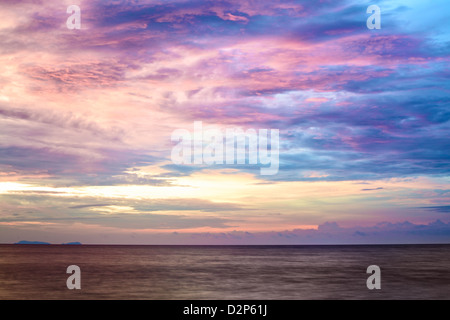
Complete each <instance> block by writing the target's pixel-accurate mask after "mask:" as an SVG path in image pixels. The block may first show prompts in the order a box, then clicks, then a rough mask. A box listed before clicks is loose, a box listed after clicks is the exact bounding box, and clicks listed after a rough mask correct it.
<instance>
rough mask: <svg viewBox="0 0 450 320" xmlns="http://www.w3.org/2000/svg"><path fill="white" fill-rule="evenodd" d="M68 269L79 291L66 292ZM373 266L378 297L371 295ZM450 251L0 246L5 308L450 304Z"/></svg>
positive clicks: (442, 247) (418, 247)
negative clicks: (129, 302)
mask: <svg viewBox="0 0 450 320" xmlns="http://www.w3.org/2000/svg"><path fill="white" fill-rule="evenodd" d="M69 265H78V266H79V267H80V268H81V286H82V288H81V290H68V289H67V287H66V280H67V278H68V277H69V276H70V275H68V274H66V269H67V267H68V266H69ZM369 265H378V266H379V267H380V268H381V286H382V287H381V290H377V291H375V290H374V291H370V290H368V289H367V287H366V280H367V277H368V276H369V275H367V274H366V269H367V267H368V266H369ZM449 298H450V245H411V246H410V245H406V246H396V245H392V246H267V247H265V246H258V247H254V246H238V247H216V246H211V247H209V246H206V247H205V246H201V247H195V246H58V245H52V246H41V245H0V299H2V300H5V299H121V300H122V299H157V300H172V299H180V300H185V299H189V300H190V299H194V300H205V299H213V300H216V299H218V300H221V299H232V300H239V299H243V300H253V299H258V300H259V299H262V300H268V299H269V300H272V299H276V300H281V299H282V300H298V299H449Z"/></svg>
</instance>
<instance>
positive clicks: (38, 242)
mask: <svg viewBox="0 0 450 320" xmlns="http://www.w3.org/2000/svg"><path fill="white" fill-rule="evenodd" d="M14 244H35V245H36V244H37V245H51V243H49V242H42V241H26V240H22V241H19V242H16V243H14ZM61 244H62V245H70V246H80V245H82V244H81V243H80V242H68V243H61Z"/></svg>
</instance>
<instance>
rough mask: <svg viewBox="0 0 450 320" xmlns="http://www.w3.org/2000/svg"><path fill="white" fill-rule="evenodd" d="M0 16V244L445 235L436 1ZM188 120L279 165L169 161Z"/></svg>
mask: <svg viewBox="0 0 450 320" xmlns="http://www.w3.org/2000/svg"><path fill="white" fill-rule="evenodd" d="M70 5H77V6H79V8H80V10H81V12H80V17H81V28H80V29H69V28H68V27H67V23H66V22H67V19H68V18H69V17H70V16H71V14H70V13H67V8H68V7H69V6H70ZM370 5H377V6H379V8H380V10H381V11H380V12H381V13H380V19H381V29H368V28H367V24H366V21H367V19H369V17H370V16H371V14H368V13H367V12H366V11H367V8H368V6H370ZM0 16H1V19H0V243H14V242H17V241H20V240H29V241H33V240H34V241H36V240H38V241H48V242H52V243H62V242H71V241H80V242H82V243H87V244H89V243H91V244H341V243H358V244H359V243H436V242H441V243H450V177H449V172H450V143H449V136H450V122H449V120H450V81H449V79H450V71H449V62H450V41H449V39H450V37H449V36H450V24H449V23H448V21H449V19H450V9H449V8H448V3H447V0H436V1H433V2H429V1H406V0H389V1H387V0H385V1H383V0H379V1H351V0H333V1H331V0H330V1H327V0H321V1H304V0H297V1H294V0H282V1H276V0H270V1H266V0H258V1H256V0H244V1H241V0H230V1H221V0H218V1H204V0H202V1H172V0H160V1H150V0H149V1H131V0H129V1H127V0H115V1H113V0H110V1H99V0H94V1H87V0H86V1H85V0H70V1H65V0H63V1H61V0H59V1H57V0H45V1H43V0H42V1H41V0H19V1H15V0H14V1H13V0H0ZM195 122H202V123H203V126H205V127H208V128H215V129H218V130H223V131H225V130H226V129H227V128H241V129H243V130H248V129H255V130H261V129H267V130H279V136H280V138H279V170H278V172H277V173H276V174H273V175H261V172H260V167H261V166H259V165H250V164H228V165H226V164H214V165H206V164H176V163H174V162H173V160H172V158H171V152H172V150H173V148H174V146H175V143H174V141H172V139H171V136H172V133H173V132H174V131H176V130H180V129H181V130H188V131H190V132H193V130H194V123H195Z"/></svg>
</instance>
